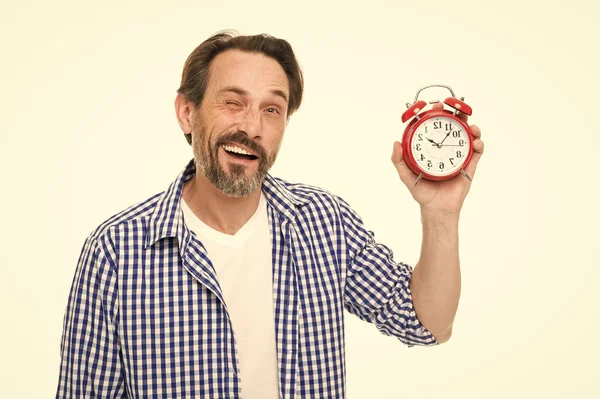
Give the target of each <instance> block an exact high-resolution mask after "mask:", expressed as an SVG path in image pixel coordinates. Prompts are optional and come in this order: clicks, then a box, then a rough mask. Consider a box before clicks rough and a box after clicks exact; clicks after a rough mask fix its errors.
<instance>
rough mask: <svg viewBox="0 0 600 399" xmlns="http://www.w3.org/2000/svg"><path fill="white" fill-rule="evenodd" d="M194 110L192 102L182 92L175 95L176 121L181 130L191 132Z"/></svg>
mask: <svg viewBox="0 0 600 399" xmlns="http://www.w3.org/2000/svg"><path fill="white" fill-rule="evenodd" d="M194 112H195V106H194V104H193V103H191V102H190V101H188V100H187V99H186V98H185V96H184V95H183V94H179V93H178V94H177V97H175V114H176V116H177V122H179V127H181V130H182V131H183V133H185V134H188V133H191V132H192V126H193V124H192V121H193V120H194Z"/></svg>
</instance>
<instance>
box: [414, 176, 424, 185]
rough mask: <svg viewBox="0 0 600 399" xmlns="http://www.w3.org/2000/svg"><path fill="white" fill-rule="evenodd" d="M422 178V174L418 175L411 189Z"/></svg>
mask: <svg viewBox="0 0 600 399" xmlns="http://www.w3.org/2000/svg"><path fill="white" fill-rule="evenodd" d="M422 178H423V173H421V174H419V176H418V177H417V180H416V181H415V184H413V187H416V186H417V183H419V182H420V181H421V179H422Z"/></svg>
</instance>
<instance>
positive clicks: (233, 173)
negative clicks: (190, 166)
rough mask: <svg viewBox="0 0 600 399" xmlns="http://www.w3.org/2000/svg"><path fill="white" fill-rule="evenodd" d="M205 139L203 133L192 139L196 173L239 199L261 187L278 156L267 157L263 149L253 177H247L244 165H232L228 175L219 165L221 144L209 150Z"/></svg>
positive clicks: (224, 192) (228, 194)
mask: <svg viewBox="0 0 600 399" xmlns="http://www.w3.org/2000/svg"><path fill="white" fill-rule="evenodd" d="M204 137H205V133H204V132H201V133H200V134H194V137H193V138H192V147H193V150H194V159H195V163H196V171H197V173H198V172H201V173H202V174H203V175H204V177H206V179H207V180H208V181H210V182H211V183H212V184H213V185H214V186H215V187H216V188H217V189H218V190H220V191H221V192H223V194H225V195H227V196H230V197H236V198H239V197H246V196H248V195H250V194H251V193H252V192H254V191H255V190H256V189H257V188H259V187H260V185H261V184H262V182H263V180H264V179H265V177H266V175H267V172H268V171H269V169H270V168H271V166H272V165H273V163H274V162H275V157H276V154H273V155H272V156H267V155H266V152H265V151H264V150H262V149H261V153H260V155H259V159H258V162H259V164H258V169H257V171H256V173H255V174H254V175H253V176H250V177H247V176H246V175H245V174H244V171H245V169H246V168H245V167H244V166H242V165H230V167H229V173H227V172H226V171H225V170H224V169H223V167H222V166H221V164H220V163H219V158H218V151H219V147H220V146H221V144H219V143H217V144H216V145H215V146H214V147H213V148H207V147H206V146H205V145H204V144H205V143H204V141H203V140H202V138H204ZM240 141H241V140H240ZM243 144H249V143H247V142H246V143H243ZM256 149H258V148H256Z"/></svg>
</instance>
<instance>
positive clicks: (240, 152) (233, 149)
mask: <svg viewBox="0 0 600 399" xmlns="http://www.w3.org/2000/svg"><path fill="white" fill-rule="evenodd" d="M222 147H223V150H224V151H225V152H226V153H227V154H229V155H231V156H232V157H234V158H238V159H246V160H250V161H253V160H255V159H258V157H257V156H256V155H253V154H251V153H249V152H248V151H246V150H244V149H243V148H240V147H238V146H235V145H227V144H224V145H223V146H222Z"/></svg>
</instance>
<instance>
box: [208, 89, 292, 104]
mask: <svg viewBox="0 0 600 399" xmlns="http://www.w3.org/2000/svg"><path fill="white" fill-rule="evenodd" d="M219 93H235V94H239V95H240V96H246V97H247V96H249V95H250V93H248V92H247V91H246V90H244V89H242V88H241V87H238V86H225V87H223V88H222V89H221V90H219ZM271 94H274V95H276V96H278V97H281V98H283V99H284V100H285V102H286V103H287V102H288V98H287V95H286V94H285V92H283V91H282V90H279V89H273V90H271Z"/></svg>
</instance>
